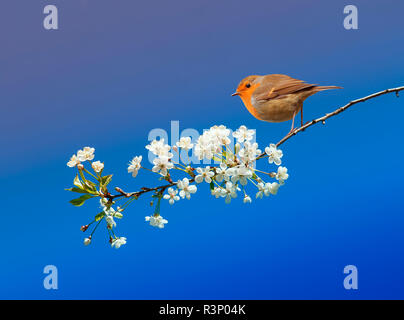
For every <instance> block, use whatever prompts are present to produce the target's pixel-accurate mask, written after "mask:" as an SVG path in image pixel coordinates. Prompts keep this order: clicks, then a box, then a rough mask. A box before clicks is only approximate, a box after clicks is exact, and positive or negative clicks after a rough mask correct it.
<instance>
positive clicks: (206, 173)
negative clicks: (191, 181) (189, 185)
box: [195, 166, 215, 183]
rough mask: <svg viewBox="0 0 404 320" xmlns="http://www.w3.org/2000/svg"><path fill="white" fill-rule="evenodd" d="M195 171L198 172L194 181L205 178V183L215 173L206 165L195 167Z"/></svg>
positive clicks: (210, 180)
mask: <svg viewBox="0 0 404 320" xmlns="http://www.w3.org/2000/svg"><path fill="white" fill-rule="evenodd" d="M196 172H198V173H199V174H198V175H197V176H196V177H195V182H196V183H201V182H202V181H203V180H205V182H206V183H211V182H212V177H213V176H214V175H215V174H214V173H213V172H212V171H210V167H209V166H207V167H206V168H196Z"/></svg>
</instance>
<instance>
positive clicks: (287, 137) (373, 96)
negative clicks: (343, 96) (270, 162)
mask: <svg viewBox="0 0 404 320" xmlns="http://www.w3.org/2000/svg"><path fill="white" fill-rule="evenodd" d="M402 90H404V86H402V87H397V88H391V89H386V90H383V91H379V92H376V93H373V94H371V95H369V96H366V97H363V98H360V99H356V100H353V101H351V102H349V103H348V104H346V105H345V106H343V107H340V108H338V109H336V110H335V111H333V112H331V113H327V114H326V115H324V116H322V117H320V118H317V119H314V120H312V121H309V122H307V123H306V124H304V125H303V126H301V127H300V128H296V129H295V130H294V131H292V132H291V133H289V134H287V135H286V136H285V137H284V138H282V139H281V140H280V141H279V142H278V143H277V144H276V146H277V147H279V146H280V145H281V144H283V143H284V142H286V141H287V140H289V139H290V138H291V137H293V136H295V135H296V134H298V133H299V132H301V131H304V130H306V129H307V128H308V127H311V126H312V125H315V124H316V123H319V122H322V123H323V124H325V120H327V119H329V118H331V117H333V116H336V115H337V114H339V113H341V112H343V111H345V110H346V109H348V108H350V107H352V106H353V105H354V104H357V103H359V102H365V101H367V100H370V99H373V98H376V97H378V96H381V95H384V94H387V93H392V92H395V93H396V96H397V97H399V95H398V93H399V92H400V91H402Z"/></svg>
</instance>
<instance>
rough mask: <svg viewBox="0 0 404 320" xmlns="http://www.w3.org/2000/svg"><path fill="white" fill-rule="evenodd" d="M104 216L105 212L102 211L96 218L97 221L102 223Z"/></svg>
mask: <svg viewBox="0 0 404 320" xmlns="http://www.w3.org/2000/svg"><path fill="white" fill-rule="evenodd" d="M104 216H105V212H104V211H101V212H100V213H99V214H97V215H96V216H95V218H94V219H95V221H100V220H101V219H102V218H104Z"/></svg>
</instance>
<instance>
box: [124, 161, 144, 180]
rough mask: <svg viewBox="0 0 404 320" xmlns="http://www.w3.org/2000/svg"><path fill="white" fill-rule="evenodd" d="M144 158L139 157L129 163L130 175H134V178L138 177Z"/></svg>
mask: <svg viewBox="0 0 404 320" xmlns="http://www.w3.org/2000/svg"><path fill="white" fill-rule="evenodd" d="M142 159H143V158H142V156H137V157H134V158H133V159H132V160H131V161H130V162H129V167H128V173H132V177H134V178H135V177H136V176H137V173H138V171H139V170H140V168H141V167H142V166H141V162H142Z"/></svg>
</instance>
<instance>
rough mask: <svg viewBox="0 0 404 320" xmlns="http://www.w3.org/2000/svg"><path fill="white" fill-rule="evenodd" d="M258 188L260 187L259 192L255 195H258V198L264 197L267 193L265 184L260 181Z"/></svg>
mask: <svg viewBox="0 0 404 320" xmlns="http://www.w3.org/2000/svg"><path fill="white" fill-rule="evenodd" d="M257 188H258V192H257V194H256V195H255V197H256V198H257V199H258V198H260V199H262V197H263V196H264V195H266V188H265V184H264V183H262V182H259V183H258V185H257Z"/></svg>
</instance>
